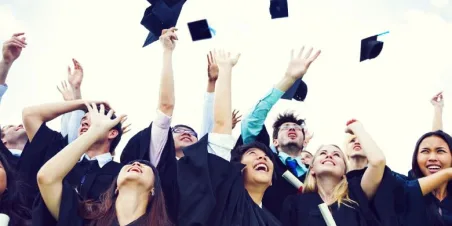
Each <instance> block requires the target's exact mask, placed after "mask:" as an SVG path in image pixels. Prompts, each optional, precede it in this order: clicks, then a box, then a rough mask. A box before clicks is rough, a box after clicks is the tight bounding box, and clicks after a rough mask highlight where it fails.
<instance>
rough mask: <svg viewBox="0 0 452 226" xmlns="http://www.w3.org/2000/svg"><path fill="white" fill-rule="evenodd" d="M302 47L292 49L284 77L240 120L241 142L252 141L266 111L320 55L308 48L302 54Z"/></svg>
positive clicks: (301, 76) (262, 123)
mask: <svg viewBox="0 0 452 226" xmlns="http://www.w3.org/2000/svg"><path fill="white" fill-rule="evenodd" d="M303 51H304V47H303V48H301V50H300V52H299V53H298V54H296V53H294V51H293V50H292V54H291V59H290V62H289V65H288V67H287V70H286V73H285V75H284V77H283V78H282V79H281V80H280V81H279V82H278V83H277V84H276V85H275V86H274V88H272V90H271V91H270V92H269V93H268V94H267V95H266V96H265V97H264V98H262V99H261V100H259V102H258V104H257V105H256V106H255V107H254V109H253V110H252V111H251V113H250V114H249V115H248V116H246V117H245V118H244V119H243V121H242V131H241V134H242V139H243V143H244V144H247V143H251V142H253V141H254V140H255V139H256V137H257V136H258V135H259V133H260V132H261V130H262V126H263V125H264V123H265V119H266V118H267V115H268V112H270V110H271V108H272V107H273V105H275V104H276V102H277V101H278V100H279V99H280V98H281V96H282V95H284V93H285V92H286V91H287V90H288V89H289V88H290V87H291V86H292V85H293V84H294V83H295V81H296V80H297V79H302V78H303V76H304V75H305V74H306V72H307V71H308V69H309V66H310V65H311V64H312V62H314V61H315V60H316V59H317V57H318V56H319V55H320V51H317V52H315V53H314V54H312V51H313V49H312V48H310V49H309V50H308V52H307V53H306V55H303Z"/></svg>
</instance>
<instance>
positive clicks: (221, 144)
mask: <svg viewBox="0 0 452 226" xmlns="http://www.w3.org/2000/svg"><path fill="white" fill-rule="evenodd" d="M234 145H235V139H234V137H233V136H232V135H230V134H219V133H209V145H208V150H209V153H211V154H215V155H217V156H219V157H221V158H223V159H225V160H227V161H230V160H231V150H232V149H233V148H234Z"/></svg>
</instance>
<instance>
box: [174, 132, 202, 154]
mask: <svg viewBox="0 0 452 226" xmlns="http://www.w3.org/2000/svg"><path fill="white" fill-rule="evenodd" d="M173 139H174V145H175V147H176V150H181V149H182V148H185V147H188V146H190V145H192V144H194V143H196V142H197V141H198V138H196V133H195V132H194V131H193V130H191V129H189V128H187V127H183V126H180V127H177V128H174V129H173Z"/></svg>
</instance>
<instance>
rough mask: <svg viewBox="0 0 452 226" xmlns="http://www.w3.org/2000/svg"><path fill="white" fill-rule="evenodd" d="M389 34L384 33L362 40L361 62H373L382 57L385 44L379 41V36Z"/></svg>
mask: <svg viewBox="0 0 452 226" xmlns="http://www.w3.org/2000/svg"><path fill="white" fill-rule="evenodd" d="M387 33H389V32H384V33H382V34H378V35H374V36H370V37H368V38H365V39H363V40H361V53H360V57H359V61H360V62H361V61H365V60H371V59H374V58H376V57H377V56H378V55H380V53H381V50H383V42H382V41H379V40H378V36H381V35H384V34H387Z"/></svg>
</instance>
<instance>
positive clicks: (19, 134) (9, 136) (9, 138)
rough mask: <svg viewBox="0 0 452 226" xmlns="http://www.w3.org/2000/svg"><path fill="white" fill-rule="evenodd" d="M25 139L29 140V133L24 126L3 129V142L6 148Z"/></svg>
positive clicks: (9, 126)
mask: <svg viewBox="0 0 452 226" xmlns="http://www.w3.org/2000/svg"><path fill="white" fill-rule="evenodd" d="M24 139H27V133H26V131H25V128H24V126H23V125H22V124H20V125H8V126H4V127H3V128H2V142H3V144H5V145H6V146H7V145H8V144H10V143H17V141H19V140H24Z"/></svg>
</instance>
